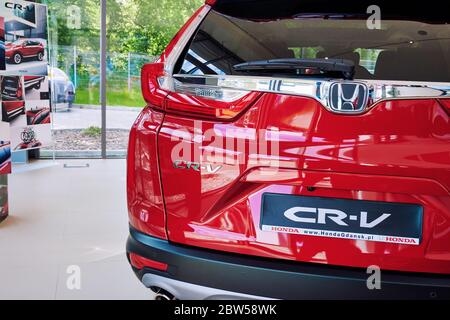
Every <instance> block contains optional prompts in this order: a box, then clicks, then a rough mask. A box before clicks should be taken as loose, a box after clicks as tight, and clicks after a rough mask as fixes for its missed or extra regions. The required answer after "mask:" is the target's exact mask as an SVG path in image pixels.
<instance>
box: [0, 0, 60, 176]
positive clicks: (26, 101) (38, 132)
mask: <svg viewBox="0 0 450 320" xmlns="http://www.w3.org/2000/svg"><path fill="white" fill-rule="evenodd" d="M0 8H1V10H0V41H1V45H0V87H1V97H0V99H1V100H0V102H1V113H0V115H1V124H0V148H1V149H0V174H8V173H10V172H11V152H17V151H24V150H31V149H37V148H41V147H43V146H46V145H48V144H50V143H51V108H50V90H49V88H50V86H49V78H48V50H47V47H48V33H47V6H46V5H42V4H36V3H32V2H28V1H4V0H0Z"/></svg>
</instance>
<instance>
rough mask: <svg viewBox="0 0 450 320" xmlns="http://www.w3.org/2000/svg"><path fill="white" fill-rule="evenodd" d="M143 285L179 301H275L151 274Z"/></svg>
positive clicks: (143, 281)
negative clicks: (159, 289)
mask: <svg viewBox="0 0 450 320" xmlns="http://www.w3.org/2000/svg"><path fill="white" fill-rule="evenodd" d="M142 283H143V284H144V285H145V286H146V287H147V288H150V287H157V288H161V289H164V290H165V291H167V292H169V293H170V294H172V295H173V296H174V297H175V299H177V300H275V299H271V298H266V297H259V296H253V295H248V294H244V293H238V292H232V291H226V290H220V289H215V288H210V287H204V286H199V285H196V284H192V283H188V282H182V281H178V280H173V279H169V278H165V277H161V276H157V275H154V274H151V273H147V274H144V276H143V277H142Z"/></svg>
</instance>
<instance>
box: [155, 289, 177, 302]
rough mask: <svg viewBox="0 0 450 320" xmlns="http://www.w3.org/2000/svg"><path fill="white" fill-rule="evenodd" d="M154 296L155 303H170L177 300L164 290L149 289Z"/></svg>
mask: <svg viewBox="0 0 450 320" xmlns="http://www.w3.org/2000/svg"><path fill="white" fill-rule="evenodd" d="M150 289H151V290H152V291H153V292H154V293H155V294H156V295H155V300H156V301H171V300H177V299H176V298H175V297H174V295H173V294H171V293H170V292H167V291H166V290H164V289H161V288H157V287H151V288H150Z"/></svg>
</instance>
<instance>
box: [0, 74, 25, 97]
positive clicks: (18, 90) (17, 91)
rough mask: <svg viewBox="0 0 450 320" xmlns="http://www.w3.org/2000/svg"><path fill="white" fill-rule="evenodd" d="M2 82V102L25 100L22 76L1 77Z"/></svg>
mask: <svg viewBox="0 0 450 320" xmlns="http://www.w3.org/2000/svg"><path fill="white" fill-rule="evenodd" d="M0 82H1V94H2V100H8V101H11V100H23V99H24V92H23V86H22V78H21V77H20V76H2V77H0Z"/></svg>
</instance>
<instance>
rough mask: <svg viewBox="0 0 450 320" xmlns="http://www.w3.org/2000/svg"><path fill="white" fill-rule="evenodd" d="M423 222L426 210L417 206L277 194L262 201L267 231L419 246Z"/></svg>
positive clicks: (266, 196) (266, 194)
mask: <svg viewBox="0 0 450 320" xmlns="http://www.w3.org/2000/svg"><path fill="white" fill-rule="evenodd" d="M422 221H423V208H422V207H421V206H419V205H414V204H402V203H388V202H377V201H360V200H347V199H332V198H319V197H304V196H295V195H285V194H274V193H265V194H263V197H262V207H261V229H262V230H263V231H271V232H277V233H289V234H298V235H305V236H315V237H326V238H340V239H348V240H364V241H373V242H387V243H397V244H406V245H419V244H420V243H421V241H422Z"/></svg>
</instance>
